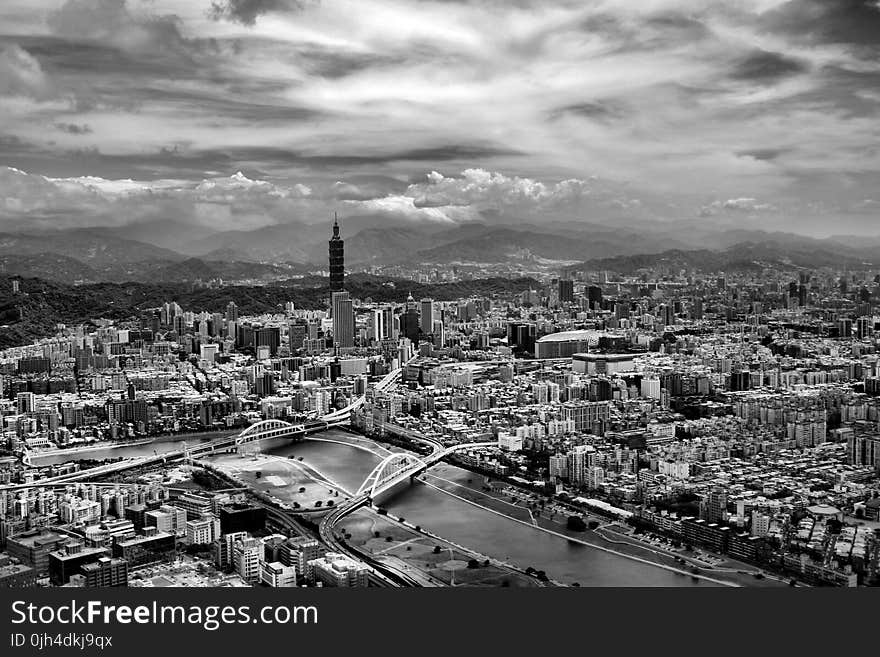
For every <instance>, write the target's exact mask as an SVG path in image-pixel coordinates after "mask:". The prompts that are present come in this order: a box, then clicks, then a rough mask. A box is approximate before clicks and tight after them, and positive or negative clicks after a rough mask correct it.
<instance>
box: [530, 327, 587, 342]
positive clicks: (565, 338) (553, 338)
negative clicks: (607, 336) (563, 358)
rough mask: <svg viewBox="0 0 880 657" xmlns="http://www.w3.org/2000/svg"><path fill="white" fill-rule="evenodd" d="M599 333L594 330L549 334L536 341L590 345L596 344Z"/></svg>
mask: <svg viewBox="0 0 880 657" xmlns="http://www.w3.org/2000/svg"><path fill="white" fill-rule="evenodd" d="M600 335H602V333H601V332H599V331H596V330H594V329H586V330H581V331H561V332H560V333H551V334H550V335H545V336H544V337H542V338H539V339H538V342H585V341H589V342H590V344H598V343H599V336H600Z"/></svg>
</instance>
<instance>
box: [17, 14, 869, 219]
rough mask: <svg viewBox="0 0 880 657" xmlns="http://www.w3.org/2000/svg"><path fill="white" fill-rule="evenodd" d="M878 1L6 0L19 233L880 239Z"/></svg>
mask: <svg viewBox="0 0 880 657" xmlns="http://www.w3.org/2000/svg"><path fill="white" fill-rule="evenodd" d="M878 118H880V5H878V1H877V0H790V1H780V0H725V1H724V2H720V1H708V0H702V1H700V0H639V1H638V2H635V1H634V0H2V2H0V229H11V228H20V227H31V226H32V227H39V228H43V227H51V226H59V227H63V226H82V225H96V224H97V225H105V224H121V223H130V222H145V221H154V220H157V219H173V220H179V221H184V222H192V223H197V224H200V225H206V226H213V227H216V228H242V227H257V226H261V225H265V224H270V223H279V222H285V221H290V220H298V221H306V222H317V221H325V220H326V217H327V216H328V214H329V212H330V211H331V210H333V209H336V210H338V211H339V212H340V214H341V215H343V216H353V215H367V214H373V215H376V214H379V215H387V216H393V217H395V218H398V219H406V220H409V221H434V222H457V221H467V220H475V219H480V218H486V217H489V218H499V217H500V218H501V219H502V220H505V221H510V222H516V221H529V222H532V223H535V222H540V221H543V220H547V219H548V218H550V219H557V220H571V221H585V222H604V223H611V224H613V223H614V222H621V223H625V222H628V221H674V220H686V221H701V222H707V223H711V222H716V223H718V224H719V225H733V226H740V227H743V226H745V227H755V228H760V227H772V228H789V229H792V230H796V231H798V232H804V233H810V234H816V235H823V234H832V233H841V232H849V233H870V234H877V233H880V223H878V222H877V220H878V218H880V185H878V183H880V149H878V144H880V121H878Z"/></svg>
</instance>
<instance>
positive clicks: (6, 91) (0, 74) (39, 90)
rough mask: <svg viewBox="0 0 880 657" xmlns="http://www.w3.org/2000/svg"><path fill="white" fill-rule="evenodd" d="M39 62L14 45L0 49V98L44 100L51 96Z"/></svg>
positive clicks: (49, 87) (50, 86)
mask: <svg viewBox="0 0 880 657" xmlns="http://www.w3.org/2000/svg"><path fill="white" fill-rule="evenodd" d="M53 93H54V92H53V88H52V85H51V83H50V81H49V78H48V76H47V75H46V74H45V73H44V72H43V67H42V66H41V65H40V62H39V60H38V59H37V58H36V57H34V56H33V55H32V54H31V53H29V52H28V51H26V50H25V49H24V48H22V47H21V46H19V45H18V44H16V43H13V44H9V45H7V46H6V47H4V48H0V96H28V97H30V98H34V99H36V100H45V99H47V98H49V97H50V96H52V95H53Z"/></svg>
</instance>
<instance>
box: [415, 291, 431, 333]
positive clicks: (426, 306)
mask: <svg viewBox="0 0 880 657" xmlns="http://www.w3.org/2000/svg"><path fill="white" fill-rule="evenodd" d="M421 306H422V312H421V314H420V315H419V328H420V329H421V331H422V333H424V334H425V335H428V334H430V333H431V332H432V331H433V330H434V300H433V299H422V301H421Z"/></svg>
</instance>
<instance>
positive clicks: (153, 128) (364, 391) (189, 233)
mask: <svg viewBox="0 0 880 657" xmlns="http://www.w3.org/2000/svg"><path fill="white" fill-rule="evenodd" d="M198 4H199V3H180V2H177V3H175V2H172V1H171V0H153V1H152V2H146V3H141V2H139V1H136V0H128V1H126V0H102V1H101V2H99V1H98V0H66V1H58V2H54V1H52V2H49V1H47V2H43V3H40V10H39V11H36V10H35V9H34V8H33V7H30V6H29V4H28V3H27V2H17V1H13V2H11V3H10V5H9V7H4V8H0V24H3V25H4V27H2V28H0V112H3V114H4V115H6V114H8V118H9V120H8V121H3V122H2V124H0V200H2V201H3V203H2V204H0V230H2V232H0V422H2V426H0V432H2V433H0V587H3V588H16V589H36V588H61V587H64V588H71V589H82V588H86V589H92V588H109V587H129V588H157V587H158V588H162V587H187V588H201V587H204V588H210V587H241V588H244V587H272V588H294V587H308V588H312V587H321V588H324V587H334V588H375V587H382V588H407V587H457V588H462V587H464V588H473V587H505V588H506V587H511V588H573V587H676V588H680V587H688V588H717V587H727V588H736V587H762V588H791V587H797V588H808V587H846V588H851V587H852V588H855V587H873V586H878V585H880V237H878V233H877V225H878V224H877V219H878V218H880V215H878V208H880V201H877V200H873V198H872V196H871V195H872V193H873V194H874V196H876V189H877V184H878V182H880V160H878V159H877V157H878V156H877V149H876V143H877V142H876V140H877V139H878V138H880V133H878V130H877V125H880V124H878V123H877V122H876V117H877V115H878V114H880V68H878V64H877V62H878V61H880V58H878V57H877V55H878V54H880V52H878V50H880V42H878V40H877V36H876V35H877V34H880V9H878V7H877V5H876V3H842V4H845V5H847V7H849V9H846V10H844V9H833V8H832V9H829V8H828V7H827V6H825V5H824V4H823V3H820V2H818V1H817V2H813V1H812V0H810V1H808V2H804V3H802V4H803V5H809V8H804V7H803V6H801V7H800V8H798V7H794V6H793V5H796V4H798V3H790V2H780V1H776V0H764V1H759V0H754V1H751V0H744V2H742V3H735V4H736V5H737V6H736V7H735V8H734V7H731V8H730V9H729V11H723V10H721V9H720V8H718V7H717V6H715V7H713V6H707V3H699V2H685V1H684V0H681V1H678V2H673V1H672V0H669V1H668V2H667V1H665V0H664V1H660V2H657V3H650V4H651V5H652V6H651V8H650V9H649V8H645V9H644V13H642V12H640V11H639V10H635V9H633V8H631V7H630V6H629V5H628V4H627V3H622V2H619V3H618V2H587V3H575V2H567V1H564V0H560V1H559V2H554V3H550V4H551V5H553V9H552V10H551V9H547V10H543V9H540V8H539V7H538V6H537V3H528V2H525V3H515V4H516V5H517V6H516V7H507V8H505V7H499V6H497V5H496V4H495V3H480V2H462V3H445V2H426V3H415V2H412V3H406V2H396V1H395V2H390V1H389V2H376V3H373V2H372V0H371V2H370V3H364V5H366V4H370V5H371V7H370V9H369V10H365V9H364V5H358V6H355V5H353V4H352V3H350V2H334V1H332V0H326V2H322V3H314V6H310V4H309V3H299V2H291V3H285V2H266V3H261V2H237V1H235V0H226V1H222V2H205V3H201V4H202V5H203V6H200V7H193V6H190V5H198ZM374 4H375V6H373V5H374ZM43 5H45V7H44V6H43ZM416 5H419V6H416ZM459 5H460V6H459ZM708 5H712V3H708ZM349 14H351V15H349ZM394 21H396V23H395V24H397V25H399V26H400V27H399V30H396V31H394V34H389V33H388V32H389V30H388V24H390V22H394ZM496 23H498V27H499V28H500V29H499V30H498V31H499V32H500V34H492V32H493V30H494V27H493V26H494V25H495V24H496ZM7 25H8V27H6V26H7ZM337 28H338V36H334V35H336V34H337ZM820 28H821V29H820ZM874 28H876V30H874ZM575 29H577V30H580V32H578V33H577V35H574V34H573V30H575ZM728 52H729V53H732V54H730V55H728V54H726V53H728ZM722 53H725V54H722ZM459 58H460V59H459ZM590 63H596V64H597V66H598V67H599V68H603V67H606V68H603V70H604V71H605V72H604V73H602V72H594V73H589V72H583V71H581V65H586V64H590ZM441 65H448V68H447V69H445V72H444V73H440V72H439V71H438V69H440V68H441V67H442V66H441ZM511 67H514V68H516V70H515V71H514V70H511ZM722 71H723V75H722ZM484 87H485V88H484ZM578 95H580V96H583V97H579V96H578ZM793 117H795V118H794V119H793ZM795 124H796V125H795ZM626 126H629V127H626ZM46 131H50V134H48V136H47V134H45V133H46ZM661 151H662V152H661ZM594 167H600V168H601V170H602V171H603V172H604V171H607V172H608V173H607V175H606V174H605V173H602V174H601V175H598V174H595V173H593V171H594V170H595V169H594ZM373 595H375V594H373Z"/></svg>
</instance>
